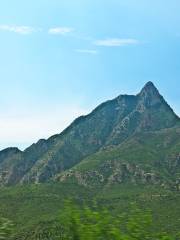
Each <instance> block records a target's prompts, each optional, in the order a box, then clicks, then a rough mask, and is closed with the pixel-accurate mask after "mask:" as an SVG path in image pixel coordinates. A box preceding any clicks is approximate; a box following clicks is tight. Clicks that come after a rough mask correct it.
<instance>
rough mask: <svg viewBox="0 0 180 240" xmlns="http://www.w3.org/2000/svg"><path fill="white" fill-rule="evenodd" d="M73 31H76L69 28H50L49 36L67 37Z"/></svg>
mask: <svg viewBox="0 0 180 240" xmlns="http://www.w3.org/2000/svg"><path fill="white" fill-rule="evenodd" d="M73 31H74V29H73V28H69V27H56V28H50V29H49V31H48V32H49V34H55V35H56V34H57V35H58V34H59V35H66V34H68V33H71V32H73Z"/></svg>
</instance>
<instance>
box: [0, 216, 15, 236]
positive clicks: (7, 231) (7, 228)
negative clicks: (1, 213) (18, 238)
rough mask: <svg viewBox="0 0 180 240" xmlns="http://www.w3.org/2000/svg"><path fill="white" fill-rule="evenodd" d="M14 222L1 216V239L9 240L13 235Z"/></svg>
mask: <svg viewBox="0 0 180 240" xmlns="http://www.w3.org/2000/svg"><path fill="white" fill-rule="evenodd" d="M12 234H13V224H12V222H11V221H9V220H8V219H6V218H0V239H1V240H7V239H10V238H11V237H12Z"/></svg>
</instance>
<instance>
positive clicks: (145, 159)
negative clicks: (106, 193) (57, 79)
mask: <svg viewBox="0 0 180 240" xmlns="http://www.w3.org/2000/svg"><path fill="white" fill-rule="evenodd" d="M179 179H180V119H179V117H178V116H177V115H176V114H175V113H174V112H173V110H172V109H171V107H170V106H169V105H168V104H167V102H166V101H165V100H164V98H163V97H162V96H161V95H160V93H159V91H158V90H157V88H156V87H155V86H154V84H153V83H152V82H148V83H147V84H146V85H145V86H144V88H143V89H142V90H141V92H140V93H139V94H137V95H136V96H134V95H120V96H118V97H117V98H115V99H113V100H110V101H107V102H105V103H103V104H101V105H99V106H98V107H97V108H96V109H95V110H93V111H92V112H91V113H90V114H88V115H86V116H81V117H79V118H77V119H76V120H75V121H74V122H73V123H72V124H71V125H70V126H69V127H68V128H66V129H65V130H64V131H63V132H62V133H60V134H57V135H54V136H52V137H50V138H49V139H47V140H44V139H41V140H39V141H38V142H37V143H36V144H33V145H31V146H30V147H29V148H27V149H26V150H25V151H23V152H22V151H20V150H18V149H16V148H9V149H5V150H3V151H1V152H0V184H1V185H16V184H25V183H39V182H47V181H61V182H64V181H75V182H77V183H78V184H82V185H86V186H87V185H90V186H91V185H93V184H95V185H96V184H103V185H109V184H112V183H122V182H127V181H128V182H129V181H130V182H132V183H135V184H137V183H138V182H143V183H148V182H151V183H155V184H161V185H163V184H164V185H173V187H176V188H178V187H179V182H180V181H179Z"/></svg>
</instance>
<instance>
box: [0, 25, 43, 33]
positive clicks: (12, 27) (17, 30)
mask: <svg viewBox="0 0 180 240" xmlns="http://www.w3.org/2000/svg"><path fill="white" fill-rule="evenodd" d="M0 30H1V31H8V32H14V33H19V34H24V35H27V34H31V33H33V32H37V31H40V29H36V28H33V27H30V26H16V25H0Z"/></svg>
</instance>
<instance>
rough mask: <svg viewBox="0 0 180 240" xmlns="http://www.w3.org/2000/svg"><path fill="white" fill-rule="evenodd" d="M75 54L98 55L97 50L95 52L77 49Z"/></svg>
mask: <svg viewBox="0 0 180 240" xmlns="http://www.w3.org/2000/svg"><path fill="white" fill-rule="evenodd" d="M75 52H78V53H87V54H97V53H98V51H97V50H93V49H75Z"/></svg>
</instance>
